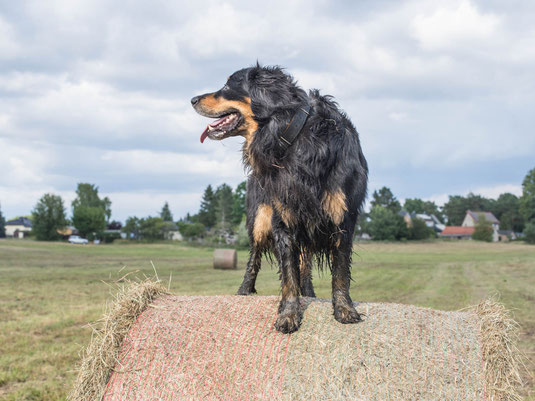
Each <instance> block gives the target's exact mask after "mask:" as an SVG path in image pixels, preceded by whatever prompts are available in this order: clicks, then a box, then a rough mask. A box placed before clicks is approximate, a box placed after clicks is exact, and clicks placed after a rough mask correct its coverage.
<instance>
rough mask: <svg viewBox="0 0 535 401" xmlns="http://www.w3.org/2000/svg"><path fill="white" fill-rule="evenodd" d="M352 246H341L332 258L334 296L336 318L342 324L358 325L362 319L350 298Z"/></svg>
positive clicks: (336, 248)
mask: <svg viewBox="0 0 535 401" xmlns="http://www.w3.org/2000/svg"><path fill="white" fill-rule="evenodd" d="M351 247H352V244H351V242H350V241H349V243H348V244H341V245H340V246H338V247H335V248H334V249H333V258H332V292H333V293H332V296H333V308H334V318H335V319H336V320H338V321H339V322H340V323H356V322H359V321H361V320H362V319H361V317H360V315H359V314H358V312H357V310H356V309H355V307H354V306H353V301H352V300H351V297H350V296H349V284H350V280H351V272H350V268H351V251H352V248H351Z"/></svg>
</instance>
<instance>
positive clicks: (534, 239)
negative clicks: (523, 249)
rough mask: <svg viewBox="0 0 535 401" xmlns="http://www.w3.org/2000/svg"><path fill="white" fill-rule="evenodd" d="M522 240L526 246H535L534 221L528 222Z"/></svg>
mask: <svg viewBox="0 0 535 401" xmlns="http://www.w3.org/2000/svg"><path fill="white" fill-rule="evenodd" d="M524 236H525V237H524V239H525V241H526V242H527V243H528V244H535V221H530V222H529V223H527V224H526V227H525V228H524Z"/></svg>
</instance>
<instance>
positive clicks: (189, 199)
mask: <svg viewBox="0 0 535 401" xmlns="http://www.w3.org/2000/svg"><path fill="white" fill-rule="evenodd" d="M533 21H535V4H534V3H533V2H527V1H524V2H521V1H516V0H512V1H507V2H503V1H494V0H490V1H489V0H485V1H468V0H464V1H456V0H453V1H449V2H444V1H386V0H381V1H371V0H368V1H359V2H354V1H346V2H341V1H340V2H331V1H312V0H306V1H288V0H284V1H282V0H281V1H273V2H269V1H267V2H252V1H241V2H240V1H234V2H221V1H204V0H200V1H199V0H198V1H195V2H191V1H183V2H180V1H175V2H168V1H151V2H145V1H121V2H117V1H111V0H110V1H99V0H80V1H78V0H76V1H72V0H68V1H67V0H48V1H46V2H44V1H40V0H35V1H4V2H1V3H0V204H1V210H2V212H3V213H4V215H5V216H6V217H8V218H10V217H14V216H17V215H23V214H29V213H30V212H31V209H32V208H33V206H34V205H35V203H36V202H37V200H38V199H39V197H40V196H42V195H43V194H44V193H46V192H53V193H56V194H59V195H61V196H62V197H63V198H64V200H65V202H66V205H68V206H69V215H70V202H71V201H72V199H73V197H74V190H75V188H76V184H77V183H78V182H89V183H94V184H97V185H98V186H99V188H100V191H101V192H102V193H103V194H105V195H107V196H109V197H110V199H111V200H112V202H113V204H112V209H113V218H115V219H119V220H124V219H125V218H126V217H128V216H130V215H137V216H147V215H155V214H157V213H158V211H159V210H160V209H161V207H162V205H163V203H164V202H165V201H169V204H170V206H171V210H172V211H173V213H174V215H175V217H176V218H178V217H181V216H183V215H184V214H185V213H186V212H188V211H189V212H196V211H197V209H198V205H199V201H200V198H201V195H202V192H203V190H204V188H205V187H206V186H207V185H208V184H212V185H216V186H217V185H219V184H221V183H223V182H226V183H229V184H231V185H232V186H235V185H236V184H238V183H239V182H240V181H242V180H243V179H244V178H245V175H244V170H243V168H242V166H241V162H240V159H241V156H240V153H239V149H240V139H239V138H232V139H229V140H227V141H225V142H212V141H207V142H205V143H204V144H203V145H201V144H200V143H199V137H200V134H201V132H202V131H203V130H204V127H205V125H206V123H207V121H206V119H204V118H203V117H201V116H198V115H197V114H196V113H195V112H194V111H193V109H192V108H191V105H190V104H189V99H190V98H191V97H192V96H193V95H196V94H200V93H204V92H208V91H213V90H215V89H218V88H219V87H220V86H222V85H223V83H224V82H225V80H226V77H227V76H228V75H230V73H232V72H233V71H235V70H237V69H240V68H243V67H247V66H250V65H252V64H253V63H255V62H256V60H259V61H260V62H261V63H263V64H278V65H282V66H284V67H286V68H287V70H288V72H290V73H291V74H292V75H293V76H294V77H295V78H296V79H297V80H298V82H299V84H300V85H301V86H302V87H303V88H305V89H310V88H319V89H321V90H322V92H323V93H327V94H331V95H334V96H335V97H336V99H337V100H338V102H339V103H340V105H341V107H342V108H343V109H344V110H345V111H346V112H347V113H348V114H349V116H350V117H351V118H352V120H353V122H354V123H355V125H356V127H357V129H358V130H359V132H360V135H361V141H362V146H363V148H364V153H365V155H366V157H367V159H368V162H369V165H370V189H371V190H373V189H377V188H379V187H381V186H383V185H386V186H389V187H390V188H391V189H392V190H393V192H394V194H396V195H397V196H398V197H399V198H401V199H404V198H407V197H421V198H425V199H432V200H435V201H437V202H439V203H443V202H444V201H445V200H447V194H466V193H467V192H469V191H474V192H478V193H481V194H483V195H486V196H492V197H494V196H497V195H498V194H500V193H501V192H506V191H508V192H513V193H516V194H519V193H520V191H521V185H520V184H521V181H522V178H523V177H524V175H525V174H526V172H527V171H528V170H529V169H531V168H533V167H535V157H534V156H535V132H534V126H535V112H534V110H535V25H534V24H533Z"/></svg>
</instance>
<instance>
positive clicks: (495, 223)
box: [461, 210, 500, 231]
mask: <svg viewBox="0 0 535 401" xmlns="http://www.w3.org/2000/svg"><path fill="white" fill-rule="evenodd" d="M481 219H485V220H487V221H490V223H491V224H492V228H493V229H494V230H495V231H497V230H499V229H500V221H499V220H498V219H497V218H496V217H495V216H494V215H493V214H492V213H491V212H473V211H471V210H467V211H466V216H464V220H463V223H462V224H461V225H462V226H463V227H475V226H476V225H477V223H479V221H480V220H481Z"/></svg>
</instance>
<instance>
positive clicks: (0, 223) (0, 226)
mask: <svg viewBox="0 0 535 401" xmlns="http://www.w3.org/2000/svg"><path fill="white" fill-rule="evenodd" d="M5 236H6V219H4V215H3V214H2V209H0V238H4V237H5Z"/></svg>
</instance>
